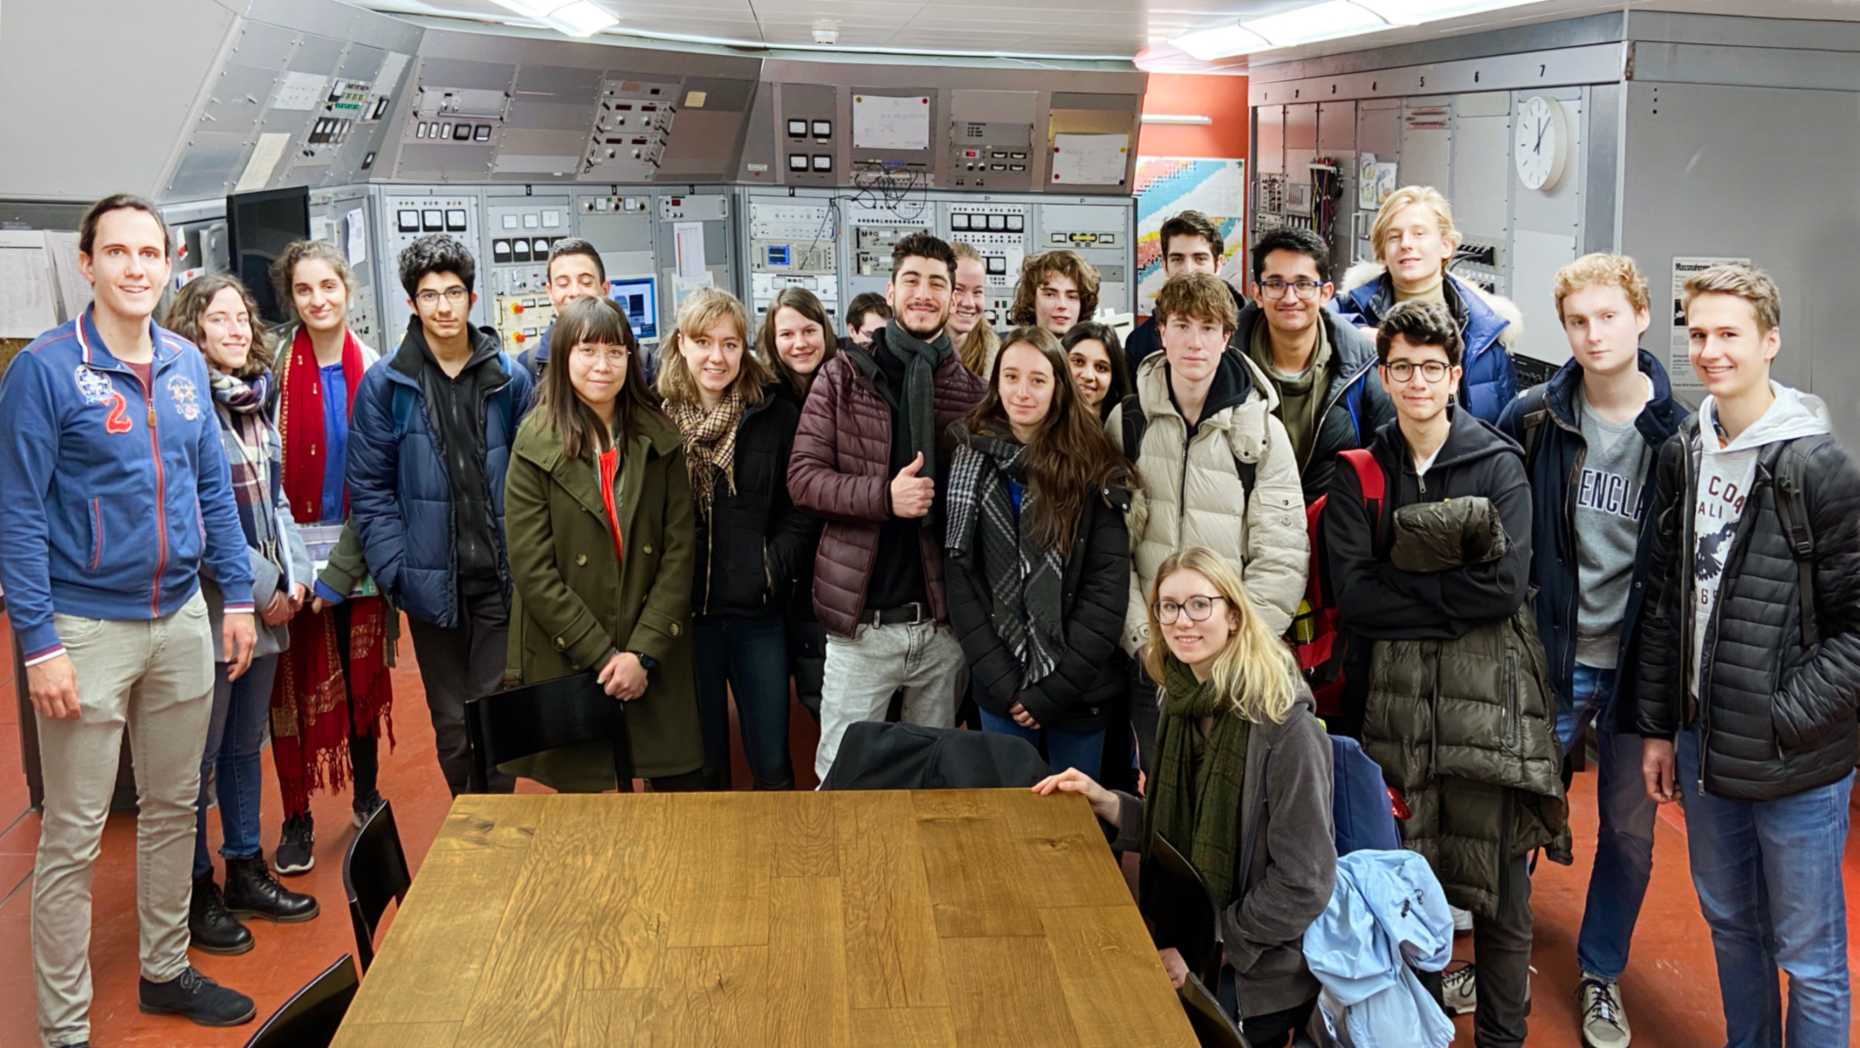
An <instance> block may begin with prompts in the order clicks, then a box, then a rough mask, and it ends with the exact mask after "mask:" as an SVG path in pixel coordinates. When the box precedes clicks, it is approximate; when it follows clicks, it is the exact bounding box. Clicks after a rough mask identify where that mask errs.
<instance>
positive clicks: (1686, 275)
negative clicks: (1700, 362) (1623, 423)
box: [1666, 255, 1750, 404]
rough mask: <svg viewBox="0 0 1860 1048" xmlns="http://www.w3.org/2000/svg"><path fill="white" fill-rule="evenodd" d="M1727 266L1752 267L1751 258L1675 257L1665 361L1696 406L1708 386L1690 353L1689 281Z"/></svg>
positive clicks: (1677, 384)
mask: <svg viewBox="0 0 1860 1048" xmlns="http://www.w3.org/2000/svg"><path fill="white" fill-rule="evenodd" d="M1726 263H1735V264H1737V265H1742V266H1747V265H1750V259H1748V258H1722V257H1713V256H1708V255H1675V256H1673V329H1672V337H1671V342H1670V344H1669V347H1668V354H1667V359H1666V373H1667V375H1668V376H1669V377H1670V378H1671V379H1672V381H1673V388H1674V389H1675V390H1678V391H1681V392H1684V393H1687V394H1689V395H1690V396H1689V397H1688V398H1687V399H1689V400H1690V401H1692V402H1693V403H1695V404H1696V403H1697V402H1698V401H1699V400H1701V399H1702V398H1703V395H1704V392H1705V384H1704V383H1702V382H1700V381H1699V377H1698V376H1697V375H1696V374H1694V373H1693V371H1692V360H1691V356H1690V354H1689V353H1688V346H1687V338H1686V281H1688V280H1690V279H1692V275H1693V274H1694V273H1700V272H1703V271H1705V270H1707V269H1710V268H1711V267H1713V266H1720V265H1724V264H1726Z"/></svg>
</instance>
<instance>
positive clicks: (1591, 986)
mask: <svg viewBox="0 0 1860 1048" xmlns="http://www.w3.org/2000/svg"><path fill="white" fill-rule="evenodd" d="M1576 993H1577V996H1578V997H1580V998H1581V1002H1582V1043H1583V1044H1585V1045H1588V1046H1589V1048H1627V1046H1628V1044H1629V1043H1630V1041H1631V1040H1632V1031H1630V1030H1629V1029H1628V1020H1627V1009H1625V1008H1623V1007H1622V1006H1621V987H1620V984H1618V983H1616V982H1614V981H1613V980H1611V979H1602V978H1599V977H1597V976H1594V975H1589V974H1588V973H1586V972H1585V973H1583V976H1582V983H1581V985H1580V986H1578V988H1577V990H1576Z"/></svg>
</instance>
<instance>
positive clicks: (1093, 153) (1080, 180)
mask: <svg viewBox="0 0 1860 1048" xmlns="http://www.w3.org/2000/svg"><path fill="white" fill-rule="evenodd" d="M1129 156H1130V136H1129V135H1065V134H1061V135H1054V136H1053V181H1054V182H1057V183H1060V184H1062V185H1087V186H1115V185H1122V184H1123V182H1124V170H1125V162H1126V161H1127V160H1128V159H1129Z"/></svg>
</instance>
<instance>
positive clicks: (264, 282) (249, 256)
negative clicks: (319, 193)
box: [226, 186, 310, 324]
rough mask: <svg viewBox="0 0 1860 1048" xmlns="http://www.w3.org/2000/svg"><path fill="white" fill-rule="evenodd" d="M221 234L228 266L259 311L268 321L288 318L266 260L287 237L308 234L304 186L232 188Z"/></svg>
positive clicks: (279, 249) (275, 254) (282, 246)
mask: <svg viewBox="0 0 1860 1048" xmlns="http://www.w3.org/2000/svg"><path fill="white" fill-rule="evenodd" d="M226 234H227V240H228V242H229V247H230V249H231V250H230V255H231V258H232V270H233V272H234V273H236V274H238V276H239V279H240V280H242V281H244V282H245V286H246V287H247V288H249V289H251V291H252V297H253V298H254V299H256V300H257V301H258V313H259V316H261V317H263V318H264V319H265V320H266V321H267V322H268V323H272V324H282V323H284V322H285V321H287V320H289V319H290V318H291V317H290V313H291V311H290V309H289V308H288V307H287V306H286V305H285V303H283V302H280V301H279V300H278V295H277V291H276V289H275V288H274V287H273V286H272V283H271V264H272V262H274V261H276V260H277V258H278V256H279V255H280V254H282V253H283V252H284V249H285V248H286V247H289V246H290V245H291V243H292V242H293V241H297V240H308V239H310V190H309V189H308V188H307V187H304V186H298V187H296V188H294V189H273V190H268V191H265V192H259V193H234V194H233V195H231V196H229V197H227V198H226Z"/></svg>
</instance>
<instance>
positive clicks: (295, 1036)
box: [245, 953, 362, 1048]
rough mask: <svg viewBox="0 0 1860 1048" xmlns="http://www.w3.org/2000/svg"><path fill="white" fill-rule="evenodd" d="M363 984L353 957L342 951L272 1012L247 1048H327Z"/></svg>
mask: <svg viewBox="0 0 1860 1048" xmlns="http://www.w3.org/2000/svg"><path fill="white" fill-rule="evenodd" d="M361 985H362V982H361V979H360V977H358V976H357V975H356V974H355V961H354V959H353V958H351V957H350V956H349V955H348V954H346V953H345V954H343V955H342V956H341V957H339V958H337V959H336V963H335V964H332V965H330V966H329V967H327V968H325V969H323V974H321V975H319V976H317V977H316V978H314V979H312V980H310V982H309V983H308V984H307V985H305V986H304V988H303V989H301V990H298V991H297V992H296V993H294V994H292V995H291V999H290V1000H288V1001H285V1002H284V1004H283V1006H281V1007H280V1008H279V1009H278V1010H277V1011H275V1012H272V1013H271V1018H269V1019H266V1020H265V1025H263V1026H261V1027H259V1028H258V1031H257V1032H256V1033H254V1034H253V1035H252V1039H251V1040H249V1041H247V1042H245V1048H328V1046H329V1044H330V1042H332V1041H334V1040H335V1039H336V1028H337V1027H339V1026H341V1025H342V1017H343V1016H344V1015H346V1014H348V1011H349V1002H350V1001H352V1000H354V999H355V991H356V990H358V989H360V988H361Z"/></svg>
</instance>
